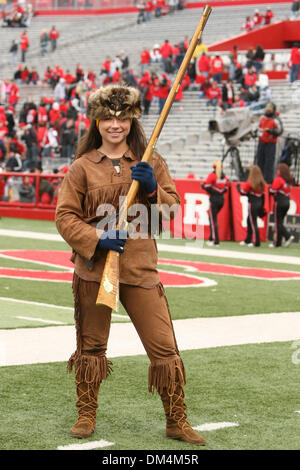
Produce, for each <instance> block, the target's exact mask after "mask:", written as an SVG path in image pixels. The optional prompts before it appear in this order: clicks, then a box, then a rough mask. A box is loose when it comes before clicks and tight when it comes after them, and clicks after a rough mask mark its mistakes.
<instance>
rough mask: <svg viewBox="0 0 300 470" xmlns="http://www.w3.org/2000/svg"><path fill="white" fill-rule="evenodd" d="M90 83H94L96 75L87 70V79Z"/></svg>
mask: <svg viewBox="0 0 300 470" xmlns="http://www.w3.org/2000/svg"><path fill="white" fill-rule="evenodd" d="M86 78H87V79H88V80H89V81H90V82H92V83H94V82H95V81H96V74H95V72H94V71H93V70H92V69H89V70H88V73H87V77H86Z"/></svg>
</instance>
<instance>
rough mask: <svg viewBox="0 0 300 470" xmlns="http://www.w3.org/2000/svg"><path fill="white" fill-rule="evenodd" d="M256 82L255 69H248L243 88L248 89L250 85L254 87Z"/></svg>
mask: <svg viewBox="0 0 300 470" xmlns="http://www.w3.org/2000/svg"><path fill="white" fill-rule="evenodd" d="M256 82H257V75H256V73H255V67H250V69H249V70H248V72H247V73H246V74H245V78H244V87H245V88H249V87H251V86H252V85H255V83H256Z"/></svg>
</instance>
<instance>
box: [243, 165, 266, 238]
mask: <svg viewBox="0 0 300 470" xmlns="http://www.w3.org/2000/svg"><path fill="white" fill-rule="evenodd" d="M237 189H238V191H239V193H240V194H241V195H242V196H247V197H248V217H247V235H246V238H245V240H244V241H242V242H241V243H240V245H248V246H251V247H252V246H260V236H259V230H258V225H257V218H258V217H260V216H262V215H263V214H262V211H263V208H264V203H265V181H264V178H263V175H262V172H261V169H260V168H259V166H257V165H253V166H252V167H251V168H250V172H249V177H248V179H247V181H245V183H242V184H241V185H240V184H238V185H237Z"/></svg>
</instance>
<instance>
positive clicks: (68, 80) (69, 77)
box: [65, 69, 76, 85]
mask: <svg viewBox="0 0 300 470" xmlns="http://www.w3.org/2000/svg"><path fill="white" fill-rule="evenodd" d="M65 80H66V83H67V84H68V85H70V84H71V83H75V82H76V77H75V76H74V75H73V74H72V73H71V72H70V70H69V69H68V70H67V71H66V74H65Z"/></svg>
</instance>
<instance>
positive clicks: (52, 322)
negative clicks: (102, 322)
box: [15, 316, 66, 325]
mask: <svg viewBox="0 0 300 470" xmlns="http://www.w3.org/2000/svg"><path fill="white" fill-rule="evenodd" d="M15 318H19V319H20V320H29V321H37V322H41V323H47V324H50V325H66V323H65V322H63V321H58V320H56V321H54V320H45V319H44V318H36V317H23V316H17V317H15Z"/></svg>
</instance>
